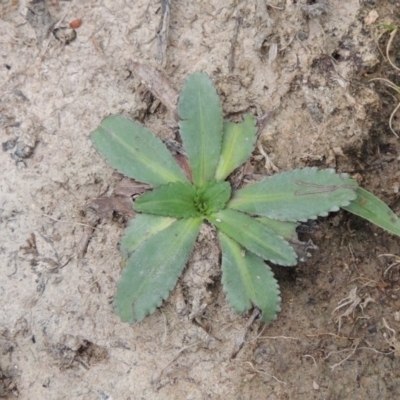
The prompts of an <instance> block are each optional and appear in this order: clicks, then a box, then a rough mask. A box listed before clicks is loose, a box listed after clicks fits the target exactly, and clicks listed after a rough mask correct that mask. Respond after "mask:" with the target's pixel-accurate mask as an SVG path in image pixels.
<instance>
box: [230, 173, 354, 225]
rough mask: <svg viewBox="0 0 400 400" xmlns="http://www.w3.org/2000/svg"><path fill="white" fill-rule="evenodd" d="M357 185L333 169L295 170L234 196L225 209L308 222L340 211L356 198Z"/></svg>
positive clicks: (255, 184) (256, 184)
mask: <svg viewBox="0 0 400 400" xmlns="http://www.w3.org/2000/svg"><path fill="white" fill-rule="evenodd" d="M357 188H358V186H357V183H356V182H355V181H354V180H352V179H350V178H349V177H348V175H347V174H337V173H335V171H334V170H333V169H325V170H318V169H317V168H314V167H313V168H303V169H295V170H293V171H288V172H283V173H280V174H275V175H273V176H271V177H270V178H267V179H265V180H263V181H261V182H257V183H254V184H252V185H249V186H247V187H245V188H243V189H240V190H237V191H236V192H234V193H233V196H232V200H231V201H230V202H229V203H228V206H227V207H228V208H233V209H235V210H240V211H244V212H247V213H250V214H256V215H261V216H264V217H268V218H272V219H277V220H279V221H293V222H295V221H303V222H305V221H307V220H308V219H316V218H317V217H318V216H326V215H328V213H329V212H331V211H339V208H340V207H344V206H348V205H349V204H350V201H351V200H354V199H355V198H356V196H357V195H356V190H357Z"/></svg>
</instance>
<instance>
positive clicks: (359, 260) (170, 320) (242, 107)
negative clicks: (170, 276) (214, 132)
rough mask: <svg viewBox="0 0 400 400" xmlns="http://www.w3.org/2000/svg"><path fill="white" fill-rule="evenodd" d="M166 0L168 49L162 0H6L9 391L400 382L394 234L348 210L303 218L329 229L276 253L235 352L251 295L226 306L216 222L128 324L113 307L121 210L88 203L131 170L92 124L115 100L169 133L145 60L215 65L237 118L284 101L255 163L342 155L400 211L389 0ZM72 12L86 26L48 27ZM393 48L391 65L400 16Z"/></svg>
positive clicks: (115, 392)
mask: <svg viewBox="0 0 400 400" xmlns="http://www.w3.org/2000/svg"><path fill="white" fill-rule="evenodd" d="M171 3H172V4H171V11H170V21H169V24H168V26H169V36H168V42H167V46H166V48H164V49H166V52H165V56H164V58H163V57H160V54H161V56H162V52H161V53H159V52H158V51H157V40H158V39H157V30H159V28H160V21H161V20H162V17H163V16H162V7H161V2H160V1H158V0H137V1H131V2H129V1H126V0H100V1H94V0H88V1H76V0H72V1H57V0H53V1H50V0H49V1H47V2H42V1H38V0H36V1H35V0H34V1H28V0H25V1H22V0H20V1H18V0H13V1H10V0H1V1H0V7H1V8H0V16H1V24H0V59H1V62H0V88H1V89H0V94H1V99H0V128H1V131H0V132H1V133H0V135H1V141H2V143H3V151H2V152H1V153H0V158H1V166H2V173H1V180H0V188H1V194H0V223H1V230H0V237H1V244H0V254H1V263H0V271H1V272H0V273H1V278H0V304H1V309H0V357H1V358H0V397H1V398H9V399H14V398H19V399H51V400H54V399H57V400H58V399H85V400H92V399H93V400H94V399H96V400H100V399H101V400H106V399H118V400H119V399H126V400H128V399H131V400H136V399H145V400H150V399H171V400H174V399H177V400H181V399H182V400H183V399H187V400H195V399H196V400H197V399H198V400H200V399H235V400H239V399H240V400H250V399H272V400H275V399H277V400H278V399H279V400H280V399H300V400H303V399H307V400H310V399H329V400H334V399H352V400H356V399H394V398H399V397H400V344H399V342H398V339H397V337H396V334H397V332H399V330H400V292H399V291H400V286H399V284H400V268H399V266H400V260H399V259H396V257H395V256H400V249H399V239H398V238H394V237H391V236H390V235H388V234H386V233H384V232H383V231H382V230H380V229H378V228H375V227H373V226H371V225H370V224H368V223H366V222H364V221H361V220H360V219H358V218H356V217H353V216H349V215H348V214H345V213H344V212H343V213H339V214H336V215H332V216H330V217H328V218H325V219H321V220H319V221H318V224H317V225H315V226H312V225H310V226H308V230H309V232H305V233H302V234H301V237H302V239H304V240H305V239H307V240H308V239H312V240H313V241H314V243H315V244H316V245H317V246H318V247H319V250H316V251H313V255H312V257H311V258H310V259H309V260H308V261H307V262H306V263H302V264H299V266H298V267H296V268H275V269H274V271H275V273H276V276H277V278H278V279H279V282H280V285H281V290H282V300H283V302H282V312H281V313H280V314H279V318H278V320H276V321H275V322H273V323H271V324H269V325H266V326H265V325H262V324H259V323H257V322H256V323H254V324H253V325H252V326H251V327H250V329H249V331H248V332H247V335H246V338H245V343H244V345H243V348H242V349H241V350H240V351H239V353H238V354H237V355H236V357H235V358H232V357H231V354H232V351H233V349H234V348H235V343H236V342H237V341H238V340H240V338H241V336H242V335H243V332H244V329H245V326H246V323H247V321H248V320H249V318H250V315H244V316H238V315H235V314H234V313H233V312H232V311H231V310H230V309H229V306H228V304H227V302H226V300H225V296H224V293H223V291H222V289H221V286H220V281H219V270H218V268H217V263H216V262H215V258H218V249H217V248H216V244H215V243H214V241H213V236H212V233H210V232H203V236H202V240H201V241H199V243H198V245H197V248H196V252H195V253H194V254H193V257H192V260H191V262H190V263H189V265H188V267H187V271H186V272H185V275H184V276H183V277H182V279H181V280H180V283H179V285H178V288H177V289H176V290H175V291H174V292H173V293H172V294H171V297H170V299H169V300H168V301H166V302H165V303H164V305H163V306H162V307H161V308H160V309H159V310H157V311H156V312H155V313H154V314H153V315H151V316H149V317H147V318H146V319H145V320H144V321H143V322H141V323H139V324H137V325H134V326H130V325H128V324H124V323H121V322H120V321H119V319H118V318H117V317H116V316H115V315H114V313H113V309H112V299H113V294H114V291H115V285H116V281H117V280H118V277H119V275H120V265H119V263H120V256H119V251H118V241H119V239H120V237H121V234H122V232H123V228H124V226H125V225H126V222H127V219H128V218H127V216H126V215H124V214H123V213H118V212H117V211H115V210H114V209H113V208H111V209H109V210H108V213H107V212H106V211H107V210H105V211H104V210H103V212H102V213H101V212H100V211H102V210H99V209H97V211H96V210H93V207H92V208H90V207H89V206H90V204H93V200H95V199H97V198H99V197H102V196H104V195H110V196H111V195H113V194H115V193H116V188H118V187H119V186H121V179H122V177H121V176H120V175H118V174H116V173H115V172H113V170H112V168H111V167H109V166H108V165H107V163H106V162H105V160H104V159H103V158H101V157H100V156H99V154H97V153H96V151H95V150H94V149H93V147H92V146H91V143H90V140H89V133H90V131H92V130H94V129H95V128H96V127H97V125H98V124H99V122H100V121H101V119H102V118H104V117H105V116H107V115H110V114H116V113H120V114H124V115H127V116H130V117H132V118H136V119H139V120H141V121H142V123H143V124H145V125H146V126H148V127H150V128H151V129H152V130H153V131H155V132H157V134H159V135H160V136H161V137H162V138H164V139H166V138H171V137H173V136H174V132H175V127H176V125H175V121H174V118H173V115H172V113H171V112H169V111H168V110H167V109H166V108H165V107H164V106H163V105H162V104H160V103H159V101H157V100H156V99H155V98H154V97H153V96H152V95H151V94H150V93H149V92H148V91H147V90H146V88H145V87H144V86H143V85H142V84H141V82H140V80H139V79H138V78H137V76H135V74H134V73H132V62H134V61H135V62H140V63H142V64H143V65H148V66H153V67H157V68H158V69H159V70H160V71H162V72H163V73H164V74H165V76H166V77H167V78H168V80H169V81H170V83H171V85H172V86H173V87H174V88H175V89H176V90H180V88H181V86H182V83H183V81H184V79H185V77H186V75H187V74H189V73H191V72H194V71H206V72H207V73H208V74H209V75H210V76H211V78H212V79H213V80H214V82H215V84H216V86H217V88H218V92H219V94H220V96H221V99H222V102H223V109H224V113H225V117H226V118H227V119H238V118H240V117H241V115H242V114H244V113H246V112H251V113H253V114H254V115H256V116H261V115H263V114H265V113H266V112H268V111H269V110H275V112H274V114H273V116H272V117H271V119H270V120H269V123H268V124H267V125H266V127H265V129H264V131H263V133H262V135H261V137H260V140H259V145H258V150H256V152H255V153H254V158H253V165H254V168H255V169H256V170H258V171H259V172H261V173H265V174H268V173H272V172H273V171H274V170H279V171H285V170H288V169H291V168H295V167H303V166H318V167H321V168H325V167H334V168H336V169H338V170H339V171H341V172H345V171H347V172H349V173H350V174H351V175H352V176H353V177H355V178H356V179H357V180H358V181H359V182H360V183H361V184H362V185H363V186H364V187H366V188H367V189H369V190H371V191H373V192H374V193H375V194H376V195H378V196H380V197H381V198H382V199H383V200H385V201H386V202H387V203H388V204H389V205H390V206H391V207H392V208H393V209H394V210H395V211H397V212H399V211H400V201H399V187H400V174H399V171H398V164H399V160H400V158H399V152H400V145H399V140H398V139H397V138H396V137H395V136H394V134H393V133H392V132H391V130H390V129H389V122H388V121H389V117H390V114H391V112H392V111H393V109H394V108H395V107H396V105H397V103H398V102H399V100H400V99H399V95H398V94H396V92H395V91H394V90H392V89H390V88H388V86H387V85H386V84H385V82H383V81H372V82H370V79H371V78H385V79H388V80H390V81H392V82H394V83H395V84H397V85H400V73H399V71H398V70H396V69H395V68H393V67H392V66H391V65H390V64H389V62H388V60H387V59H386V56H385V55H384V54H385V49H386V46H387V45H388V42H389V39H390V32H388V31H387V30H385V25H382V24H391V25H393V26H398V25H399V24H400V7H399V4H398V1H397V0H381V1H378V0H364V1H363V0H347V1H341V0H329V1H328V0H327V1H325V2H323V1H306V0H297V1H295V0H271V1H268V2H267V1H264V0H263V1H262V0H254V1H240V0H207V1H184V0H172V2H171ZM77 18H80V19H82V21H83V23H82V26H81V27H79V28H78V29H76V34H77V37H76V39H75V40H72V38H71V37H69V36H68V35H70V34H71V32H69V31H66V30H58V31H56V34H57V35H58V37H59V39H61V40H58V39H56V38H55V36H54V34H53V33H52V31H53V30H54V29H55V28H60V27H61V28H63V27H68V25H69V22H71V21H73V20H75V19H77ZM167 19H168V18H166V19H165V20H164V21H167ZM165 28H166V26H165V24H164V27H163V28H161V32H164V33H166V30H165ZM61 34H64V35H65V34H67V37H66V38H64V39H63V38H62V37H61ZM68 38H70V39H71V42H70V43H69V44H68V41H69V40H68ZM66 42H67V43H66ZM379 49H380V50H381V51H380V50H379ZM390 54H391V58H392V61H393V63H394V64H395V65H400V35H399V34H398V35H397V36H394V38H393V42H392V44H391V52H390ZM396 57H397V58H396ZM393 129H394V130H395V131H397V132H400V123H399V113H398V114H397V119H396V118H394V119H393ZM118 185H119V186H118ZM107 215H108V218H107ZM305 228H306V227H303V230H305V231H307V229H305ZM213 245H214V248H213V247H212V246H213ZM210 246H211V247H210ZM210 248H211V249H213V250H212V251H211V252H210V250H209V249H210ZM205 249H206V250H205ZM215 254H216V256H215ZM383 254H391V255H392V256H382V255H383ZM213 255H214V256H213ZM396 262H399V264H397V263H396ZM340 302H341V303H340ZM339 306H340V307H339Z"/></svg>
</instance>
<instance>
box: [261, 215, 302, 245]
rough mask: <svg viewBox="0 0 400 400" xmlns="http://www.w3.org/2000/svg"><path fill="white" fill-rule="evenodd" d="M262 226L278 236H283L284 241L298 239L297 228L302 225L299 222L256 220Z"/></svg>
mask: <svg viewBox="0 0 400 400" xmlns="http://www.w3.org/2000/svg"><path fill="white" fill-rule="evenodd" d="M256 220H257V221H260V222H261V223H262V224H264V225H266V226H268V227H269V228H271V229H272V230H273V231H274V232H275V233H276V234H277V235H278V236H282V237H283V238H284V239H286V240H289V239H297V232H296V228H297V227H298V226H299V225H300V224H299V223H297V222H291V221H277V220H276V219H271V218H267V217H259V218H256Z"/></svg>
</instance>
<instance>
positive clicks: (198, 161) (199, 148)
mask: <svg viewBox="0 0 400 400" xmlns="http://www.w3.org/2000/svg"><path fill="white" fill-rule="evenodd" d="M178 114H179V118H180V119H181V120H180V122H179V128H180V135H181V138H182V142H183V146H184V148H185V150H186V154H187V157H188V159H189V164H190V166H191V168H192V176H193V182H194V184H195V185H196V186H197V187H201V186H203V185H204V184H205V183H206V182H207V181H211V180H212V179H214V175H215V170H216V168H217V164H218V160H219V156H220V151H221V141H222V109H221V105H220V101H219V97H218V94H217V91H216V90H215V87H214V85H213V83H212V81H211V79H210V78H209V77H208V75H207V74H205V73H200V72H197V73H194V74H192V75H189V76H188V77H187V79H186V81H185V84H184V85H183V88H182V91H181V93H180V96H179V102H178Z"/></svg>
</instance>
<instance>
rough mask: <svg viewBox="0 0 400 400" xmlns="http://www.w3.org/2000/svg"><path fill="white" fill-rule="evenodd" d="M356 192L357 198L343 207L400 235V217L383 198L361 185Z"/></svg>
mask: <svg viewBox="0 0 400 400" xmlns="http://www.w3.org/2000/svg"><path fill="white" fill-rule="evenodd" d="M356 193H357V198H356V199H355V200H353V201H352V202H351V203H350V205H348V206H346V207H343V209H345V210H346V211H349V212H351V213H353V214H355V215H358V216H359V217H361V218H364V219H366V220H367V221H369V222H372V223H373V224H375V225H377V226H379V227H380V228H382V229H385V230H386V231H388V232H390V233H393V234H394V235H397V236H400V219H399V217H398V216H397V215H396V214H395V213H394V212H393V211H392V210H391V209H390V208H389V207H388V206H387V205H386V204H385V203H384V202H383V201H382V200H380V199H378V198H377V197H376V196H374V195H373V194H372V193H370V192H368V191H367V190H365V189H363V188H360V187H359V188H358V189H357V191H356Z"/></svg>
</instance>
